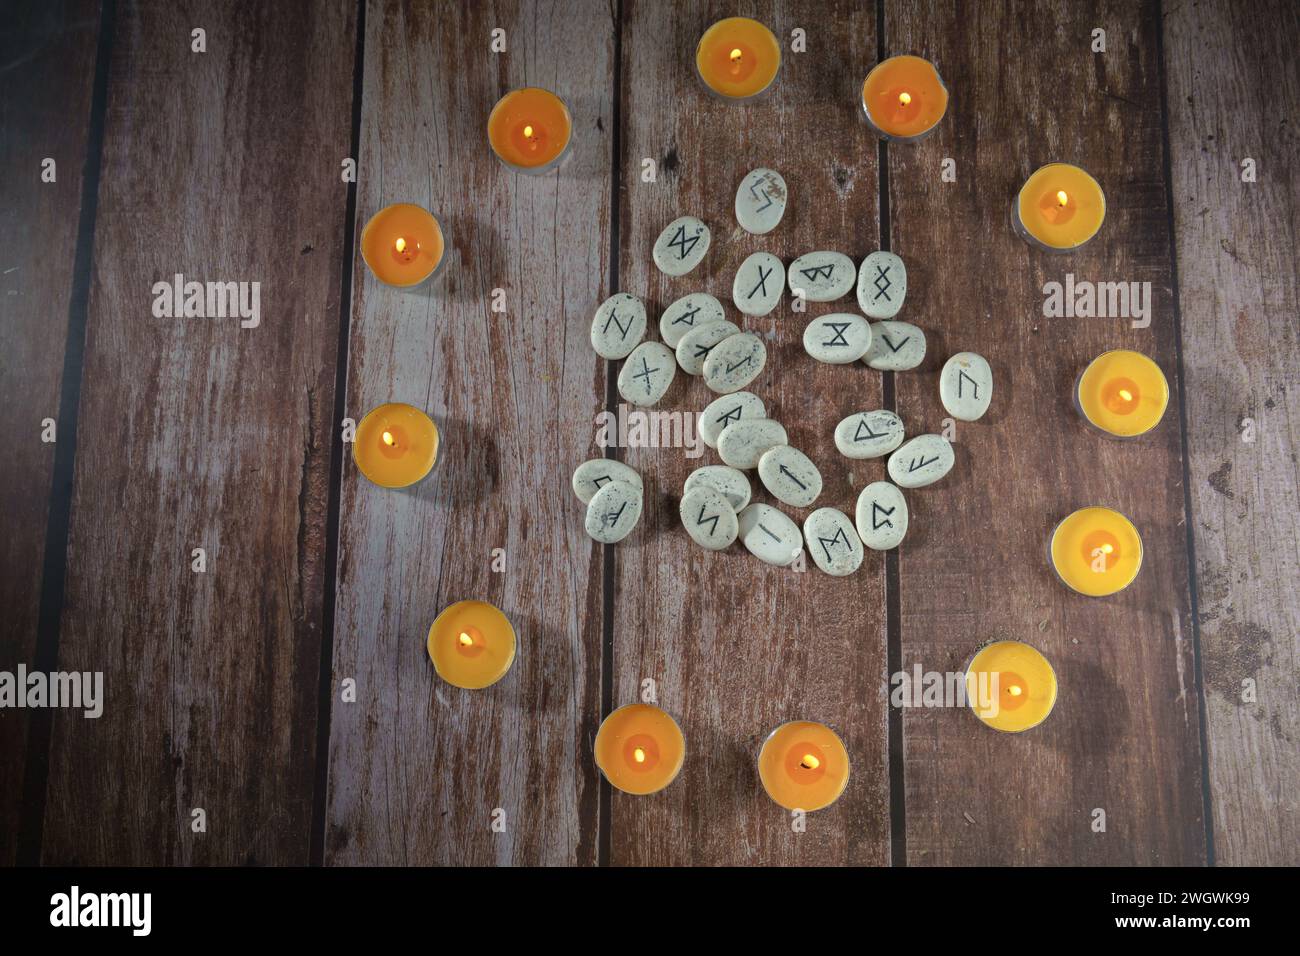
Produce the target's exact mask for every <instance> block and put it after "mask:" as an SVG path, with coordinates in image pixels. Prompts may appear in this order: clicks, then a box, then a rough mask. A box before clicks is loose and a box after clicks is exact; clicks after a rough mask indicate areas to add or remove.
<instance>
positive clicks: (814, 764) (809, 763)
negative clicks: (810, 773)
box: [799, 754, 822, 770]
mask: <svg viewBox="0 0 1300 956" xmlns="http://www.w3.org/2000/svg"><path fill="white" fill-rule="evenodd" d="M821 765H822V762H821V761H820V760H818V759H817V758H816V757H814V756H813V755H812V754H804V755H803V759H802V760H800V761H799V766H801V767H803V768H804V769H805V770H816V769H817V768H818V767H820V766H821Z"/></svg>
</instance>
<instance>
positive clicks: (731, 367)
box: [727, 355, 754, 375]
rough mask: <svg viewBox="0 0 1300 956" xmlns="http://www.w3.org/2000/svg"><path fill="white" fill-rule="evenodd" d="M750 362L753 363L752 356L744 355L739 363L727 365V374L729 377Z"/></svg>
mask: <svg viewBox="0 0 1300 956" xmlns="http://www.w3.org/2000/svg"><path fill="white" fill-rule="evenodd" d="M752 361H754V356H752V355H746V356H745V357H744V358H743V359H741V360H740V361H739V362H737V363H736V364H735V365H728V366H727V374H728V375H730V374H731V373H732V372H734V371H735V370H736V369H738V368H741V367H742V366H745V365H748V364H749V363H750V362H752Z"/></svg>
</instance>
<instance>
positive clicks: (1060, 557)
mask: <svg viewBox="0 0 1300 956" xmlns="http://www.w3.org/2000/svg"><path fill="white" fill-rule="evenodd" d="M1048 550H1049V553H1050V555H1051V559H1052V567H1053V568H1054V569H1055V570H1056V574H1057V577H1059V578H1060V579H1061V580H1062V581H1063V582H1064V583H1065V584H1066V585H1068V586H1069V587H1070V588H1073V589H1074V590H1075V591H1078V592H1079V593H1080V594H1086V595H1088V596H1090V597H1104V596H1105V595H1107V594H1114V593H1116V592H1117V591H1122V590H1124V589H1125V588H1126V587H1128V586H1129V585H1130V584H1132V583H1133V579H1134V578H1136V577H1137V573H1138V570H1139V569H1140V568H1141V567H1142V536H1141V535H1140V534H1138V530H1137V528H1135V527H1133V522H1131V521H1129V520H1128V518H1126V517H1124V516H1123V515H1122V514H1120V513H1119V512H1118V511H1114V510H1112V509H1110V508H1080V509H1079V510H1078V511H1076V512H1074V513H1073V514H1071V515H1069V516H1068V517H1066V518H1064V519H1063V520H1062V521H1061V523H1060V524H1058V525H1057V526H1056V528H1055V529H1054V530H1053V531H1052V536H1051V540H1050V541H1049V542H1048Z"/></svg>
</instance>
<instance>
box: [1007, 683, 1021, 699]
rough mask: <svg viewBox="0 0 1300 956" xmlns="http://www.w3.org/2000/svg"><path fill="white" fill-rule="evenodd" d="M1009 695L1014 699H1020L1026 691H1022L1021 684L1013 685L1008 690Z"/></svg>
mask: <svg viewBox="0 0 1300 956" xmlns="http://www.w3.org/2000/svg"><path fill="white" fill-rule="evenodd" d="M1007 693H1008V694H1010V695H1011V696H1012V697H1019V696H1020V695H1021V694H1023V693H1024V691H1023V690H1021V688H1020V685H1019V684H1012V685H1011V686H1010V687H1008V688H1007Z"/></svg>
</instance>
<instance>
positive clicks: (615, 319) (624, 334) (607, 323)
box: [605, 310, 632, 339]
mask: <svg viewBox="0 0 1300 956" xmlns="http://www.w3.org/2000/svg"><path fill="white" fill-rule="evenodd" d="M611 322H612V323H613V324H614V325H615V326H617V327H618V330H619V332H621V333H622V334H621V335H620V336H619V338H620V339H625V338H627V330H628V329H630V328H632V319H631V317H630V316H629V317H628V320H627V325H624V324H623V323H622V322H620V321H619V320H618V313H617V312H614V311H613V310H611V311H610V313H609V318H608V319H606V320H605V332H606V333H608V332H609V326H610V323H611Z"/></svg>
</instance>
